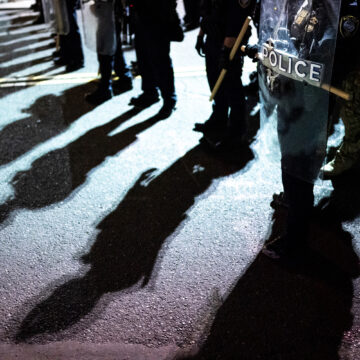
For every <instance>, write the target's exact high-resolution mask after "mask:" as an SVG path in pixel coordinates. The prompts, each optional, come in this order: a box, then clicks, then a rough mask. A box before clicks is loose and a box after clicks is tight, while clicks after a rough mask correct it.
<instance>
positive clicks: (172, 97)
mask: <svg viewBox="0 0 360 360" xmlns="http://www.w3.org/2000/svg"><path fill="white" fill-rule="evenodd" d="M152 45H153V48H154V49H153V51H152V56H151V58H150V59H151V64H152V67H153V73H154V74H155V77H156V83H157V84H158V86H159V89H160V92H161V97H162V98H163V100H164V105H166V106H169V107H173V106H174V105H175V103H176V100H177V97H176V93H175V80H174V69H173V65H172V60H171V58H170V41H169V40H168V39H166V38H165V36H164V35H163V34H161V35H160V34H159V35H158V37H157V41H156V44H154V43H153V44H152Z"/></svg>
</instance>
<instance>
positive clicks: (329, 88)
mask: <svg viewBox="0 0 360 360" xmlns="http://www.w3.org/2000/svg"><path fill="white" fill-rule="evenodd" d="M241 51H242V52H245V51H246V46H245V45H243V46H241ZM255 58H256V59H258V58H259V53H258V54H257V55H255ZM320 87H321V89H323V90H325V91H327V92H329V93H331V94H334V95H336V96H338V97H340V98H342V99H344V100H346V101H351V100H352V95H351V94H349V93H347V92H345V91H343V90H341V89H338V88H336V87H335V86H331V85H328V84H322V85H321V86H320Z"/></svg>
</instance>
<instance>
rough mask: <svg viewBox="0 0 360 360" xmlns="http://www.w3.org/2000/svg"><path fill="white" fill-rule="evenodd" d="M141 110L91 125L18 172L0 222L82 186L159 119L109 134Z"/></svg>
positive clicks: (1, 212) (2, 206)
mask: <svg viewBox="0 0 360 360" xmlns="http://www.w3.org/2000/svg"><path fill="white" fill-rule="evenodd" d="M140 111H141V109H137V108H133V109H131V110H129V111H127V112H125V113H124V114H122V115H121V116H119V117H118V118H116V119H114V120H112V121H110V122H109V123H107V124H105V125H101V126H98V127H96V128H93V129H91V130H90V131H88V132H87V133H85V134H84V135H83V136H81V137H80V138H78V139H76V140H75V141H74V142H72V143H70V144H69V145H67V146H65V147H63V148H60V149H56V150H54V151H51V152H49V153H47V154H46V155H44V156H42V157H41V158H39V159H37V160H35V161H34V163H33V164H32V166H31V169H30V170H28V171H24V172H19V173H17V174H16V175H15V177H14V178H13V180H12V183H11V185H12V186H13V188H14V196H13V198H12V199H10V200H9V201H8V202H6V203H5V204H3V205H1V206H0V222H3V221H5V220H6V219H7V218H8V217H9V216H10V215H11V213H12V211H13V210H15V209H18V208H25V209H38V208H42V207H45V206H49V205H51V204H55V203H57V202H59V201H63V200H65V199H66V198H68V197H69V196H70V195H72V194H73V193H74V191H75V190H79V188H80V186H81V185H82V184H84V183H85V181H86V178H87V174H88V173H89V172H90V171H91V170H93V169H94V168H96V167H97V166H99V165H100V164H101V163H102V162H103V161H104V160H105V158H107V157H108V156H113V155H115V154H117V153H118V152H120V151H121V150H123V149H125V148H126V147H127V146H129V145H131V144H132V143H133V142H134V141H136V139H137V135H138V134H139V133H141V132H142V131H145V130H146V129H148V128H149V127H151V126H153V125H154V124H155V123H156V122H157V121H158V120H157V119H156V118H155V117H152V118H150V119H148V120H145V121H143V122H141V123H138V124H136V125H134V126H131V127H129V128H128V129H126V130H124V131H123V132H121V133H119V134H116V135H114V136H109V133H110V132H111V131H113V130H115V129H116V128H117V127H118V126H119V125H121V124H122V123H124V122H125V121H127V120H129V119H130V118H132V117H134V116H135V115H137V114H138V113H139V112H140Z"/></svg>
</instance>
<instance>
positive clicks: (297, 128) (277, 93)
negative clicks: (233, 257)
mask: <svg viewBox="0 0 360 360" xmlns="http://www.w3.org/2000/svg"><path fill="white" fill-rule="evenodd" d="M262 4H263V11H266V10H268V11H269V14H266V15H267V16H268V19H269V20H270V21H269V22H268V23H267V20H268V19H267V18H266V15H265V14H264V13H263V14H262V20H261V21H264V22H265V23H262V28H261V31H262V32H261V34H260V36H262V38H261V41H262V45H263V46H264V49H266V46H269V47H268V48H270V49H275V51H276V50H279V49H281V50H283V52H285V53H286V52H287V51H289V49H290V51H291V54H293V56H292V57H291V59H292V60H291V61H289V62H288V64H293V62H292V61H297V60H298V59H301V61H305V60H307V61H311V62H316V63H322V64H324V65H325V67H324V68H325V69H330V68H331V66H332V58H333V54H334V51H335V50H334V47H335V42H336V26H337V15H338V14H335V12H334V10H336V11H338V6H339V1H333V2H330V1H322V0H320V1H314V2H308V1H304V2H303V3H302V4H300V5H301V6H300V7H299V6H298V5H299V4H294V3H293V2H291V0H288V1H284V2H283V4H281V3H280V1H278V3H277V4H272V3H271V1H268V2H267V3H266V6H265V5H264V4H265V1H263V3H262ZM280 4H281V5H283V9H282V11H281V12H278V13H275V11H277V9H279V6H277V5H280ZM274 5H275V6H274ZM274 14H275V15H277V14H279V15H278V16H277V17H276V16H274V17H272V16H273V15H274ZM269 36H270V37H269ZM270 51H272V50H270ZM275 51H272V53H273V54H276V53H275ZM265 53H266V52H263V59H262V62H261V64H260V65H259V79H260V89H261V95H262V96H261V98H262V101H263V106H262V112H263V114H264V115H266V116H269V115H271V114H272V113H274V111H275V109H276V113H274V115H276V117H277V132H278V139H279V145H280V151H281V175H282V183H283V188H284V198H283V201H284V203H285V204H286V206H287V208H288V215H287V220H286V229H285V234H284V235H282V236H279V237H277V238H276V239H273V240H272V241H271V242H267V244H266V245H265V247H264V249H263V253H264V254H265V255H267V256H269V257H271V258H273V259H281V260H285V261H288V260H290V262H289V264H293V263H296V262H297V261H298V260H301V261H303V259H304V256H303V255H306V253H308V247H307V238H308V235H309V228H310V226H309V225H310V219H311V214H312V209H313V203H314V193H313V189H314V182H315V181H316V179H317V177H318V174H319V171H320V168H321V164H322V161H323V159H324V156H325V151H326V130H327V120H328V116H327V115H328V113H327V108H328V94H327V93H326V92H325V91H323V90H322V89H321V88H319V87H316V86H312V85H306V84H305V83H304V82H303V81H302V79H303V78H304V76H300V77H299V78H297V79H296V77H295V75H296V74H295V75H293V76H294V77H290V76H285V75H283V74H284V73H285V72H281V71H280V70H279V71H274V67H271V66H272V64H271V62H269V63H267V62H266V61H264V60H266V55H264V54H265ZM289 53H290V52H289ZM280 63H281V61H280V60H279V62H278V64H280ZM268 64H269V65H268ZM295 73H296V71H295ZM301 75H302V74H301ZM322 75H323V76H324V79H325V81H326V82H325V83H330V81H331V79H330V73H329V72H324V73H323V74H322ZM294 78H295V79H296V80H294Z"/></svg>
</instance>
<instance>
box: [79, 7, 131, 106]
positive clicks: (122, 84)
mask: <svg viewBox="0 0 360 360" xmlns="http://www.w3.org/2000/svg"><path fill="white" fill-rule="evenodd" d="M113 1H114V12H104V13H102V16H104V19H102V21H104V24H105V25H106V22H108V23H110V22H111V20H112V19H108V17H109V16H110V17H112V16H114V17H115V28H113V27H112V26H111V25H110V26H109V28H108V29H107V28H106V26H102V23H100V24H99V31H101V30H104V31H105V32H104V33H101V34H98V38H97V42H103V43H104V44H99V43H98V44H97V57H98V61H99V71H100V76H101V78H100V83H99V86H98V88H97V89H96V90H95V91H94V92H93V93H92V94H88V95H86V97H85V99H86V100H87V101H88V102H90V103H91V104H93V105H99V104H101V103H103V102H105V101H107V100H109V99H110V98H111V97H112V91H113V90H114V93H115V94H120V93H123V92H125V91H128V90H131V89H132V77H131V72H130V69H129V67H128V66H127V64H126V62H125V58H124V53H123V51H122V44H121V23H122V19H123V15H124V9H123V5H122V0H109V2H110V3H113ZM99 5H100V6H101V3H100V4H99ZM110 5H111V4H110ZM99 15H100V14H99ZM101 27H103V29H102V28H101ZM109 31H110V32H111V31H113V32H115V34H114V33H113V34H109V33H108V32H109ZM114 36H115V39H114V38H113V37H114ZM114 40H115V50H113V51H115V52H114V53H112V52H113V51H110V50H109V49H108V48H109V47H112V46H111V45H113V41H114ZM106 42H109V43H110V46H109V45H107V44H106ZM109 51H110V53H109ZM113 70H114V71H115V75H116V76H117V80H114V81H111V76H112V71H113Z"/></svg>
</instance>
